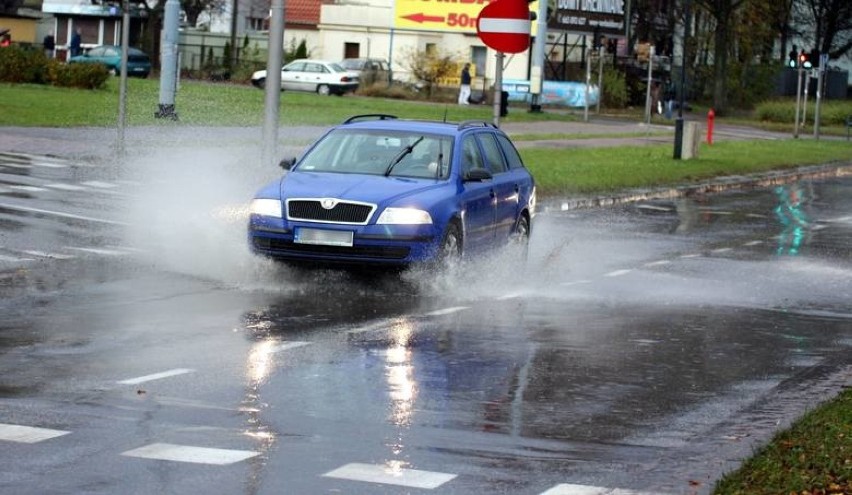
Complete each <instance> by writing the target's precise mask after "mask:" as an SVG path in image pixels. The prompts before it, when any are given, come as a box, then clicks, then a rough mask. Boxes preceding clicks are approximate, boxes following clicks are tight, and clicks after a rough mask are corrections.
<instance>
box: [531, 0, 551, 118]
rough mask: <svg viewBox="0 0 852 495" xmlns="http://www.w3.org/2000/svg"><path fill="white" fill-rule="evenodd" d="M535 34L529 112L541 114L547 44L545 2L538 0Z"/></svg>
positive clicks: (544, 0)
mask: <svg viewBox="0 0 852 495" xmlns="http://www.w3.org/2000/svg"><path fill="white" fill-rule="evenodd" d="M535 17H536V21H537V24H536V33H535V41H534V43H533V51H532V68H531V70H530V93H532V99H531V100H530V112H533V113H539V112H541V90H542V86H543V85H544V78H545V71H544V51H545V48H546V46H545V45H546V43H547V1H546V0H539V2H538V11H536V15H535Z"/></svg>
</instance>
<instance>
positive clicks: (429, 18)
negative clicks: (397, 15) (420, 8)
mask: <svg viewBox="0 0 852 495" xmlns="http://www.w3.org/2000/svg"><path fill="white" fill-rule="evenodd" d="M402 18H403V19H408V20H409V21H413V22H416V23H419V24H423V23H424V22H444V16H440V15H426V14H424V13H422V12H420V13H418V14H411V15H404V16H402Z"/></svg>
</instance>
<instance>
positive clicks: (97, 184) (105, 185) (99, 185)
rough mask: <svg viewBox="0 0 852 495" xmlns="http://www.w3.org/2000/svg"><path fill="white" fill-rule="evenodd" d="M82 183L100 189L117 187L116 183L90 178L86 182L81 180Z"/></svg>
mask: <svg viewBox="0 0 852 495" xmlns="http://www.w3.org/2000/svg"><path fill="white" fill-rule="evenodd" d="M80 184H83V185H84V186H88V187H96V188H98V189H112V188H114V187H117V186H116V185H115V184H111V183H109V182H101V181H99V180H89V181H86V182H81V183H80Z"/></svg>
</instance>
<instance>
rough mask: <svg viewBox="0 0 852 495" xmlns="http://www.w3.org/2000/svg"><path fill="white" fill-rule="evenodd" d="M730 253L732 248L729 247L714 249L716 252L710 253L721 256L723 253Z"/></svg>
mask: <svg viewBox="0 0 852 495" xmlns="http://www.w3.org/2000/svg"><path fill="white" fill-rule="evenodd" d="M728 251H731V248H728V247H726V248H719V249H714V250H712V251H710V252H711V253H715V254H721V253H727V252H728Z"/></svg>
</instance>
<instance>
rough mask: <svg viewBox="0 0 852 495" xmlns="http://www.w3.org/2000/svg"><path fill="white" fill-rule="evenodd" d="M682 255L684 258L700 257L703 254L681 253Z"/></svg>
mask: <svg viewBox="0 0 852 495" xmlns="http://www.w3.org/2000/svg"><path fill="white" fill-rule="evenodd" d="M680 257H681V258H683V259H689V258H700V257H701V255H700V254H682V255H680Z"/></svg>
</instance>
